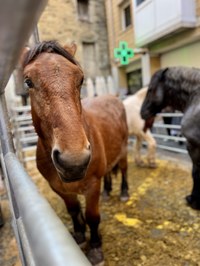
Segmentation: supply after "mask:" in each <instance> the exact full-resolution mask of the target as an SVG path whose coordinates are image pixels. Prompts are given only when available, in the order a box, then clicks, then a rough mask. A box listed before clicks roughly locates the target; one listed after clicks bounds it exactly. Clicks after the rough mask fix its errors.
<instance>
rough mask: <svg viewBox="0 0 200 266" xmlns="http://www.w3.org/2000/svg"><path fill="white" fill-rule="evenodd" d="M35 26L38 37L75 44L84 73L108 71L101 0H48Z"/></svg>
mask: <svg viewBox="0 0 200 266" xmlns="http://www.w3.org/2000/svg"><path fill="white" fill-rule="evenodd" d="M38 29H39V36H40V40H50V39H53V40H58V41H59V42H60V43H61V44H65V43H69V44H70V43H71V42H75V43H76V44H77V46H78V49H77V53H76V59H77V60H78V61H79V63H80V64H81V66H82V67H83V70H84V73H85V77H90V78H92V79H94V78H95V77H96V76H104V77H105V76H108V75H109V74H110V66H109V56H108V41H107V27H106V17H105V4H104V0H98V1H96V0H49V1H48V5H47V7H46V9H45V11H44V13H43V14H42V16H41V18H40V21H39V24H38Z"/></svg>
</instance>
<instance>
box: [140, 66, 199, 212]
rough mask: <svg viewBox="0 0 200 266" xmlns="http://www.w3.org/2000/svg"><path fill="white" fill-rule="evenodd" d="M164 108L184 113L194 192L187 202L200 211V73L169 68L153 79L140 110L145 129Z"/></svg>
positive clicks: (162, 70)
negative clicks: (145, 125) (144, 120)
mask: <svg viewBox="0 0 200 266" xmlns="http://www.w3.org/2000/svg"><path fill="white" fill-rule="evenodd" d="M167 106H170V107H172V108H173V109H175V110H179V111H182V112H183V113H184V115H183V119H182V122H181V125H182V134H183V135H184V136H185V138H186V141H187V142H186V144H187V149H188V153H189V155H190V157H191V159H192V163H193V169H192V177H193V188H192V192H191V194H190V195H188V196H187V197H186V201H187V203H188V204H189V205H190V206H191V207H192V208H195V209H200V69H196V68H189V67H170V68H166V69H161V70H159V71H157V72H156V73H155V74H154V75H153V76H152V78H151V82H150V84H149V88H148V92H147V95H146V98H145V100H144V103H143V105H142V108H141V116H142V118H143V119H146V122H147V124H148V127H150V126H151V125H152V123H151V122H153V120H152V118H154V117H155V115H156V114H157V113H159V112H161V110H162V109H163V108H165V107H167Z"/></svg>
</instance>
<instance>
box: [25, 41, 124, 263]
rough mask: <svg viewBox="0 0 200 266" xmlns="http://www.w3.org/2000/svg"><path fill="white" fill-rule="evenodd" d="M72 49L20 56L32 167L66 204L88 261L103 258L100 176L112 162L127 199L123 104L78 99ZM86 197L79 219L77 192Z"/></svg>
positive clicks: (51, 47)
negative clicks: (34, 139)
mask: <svg viewBox="0 0 200 266" xmlns="http://www.w3.org/2000/svg"><path fill="white" fill-rule="evenodd" d="M75 50H76V47H75V45H72V46H71V47H62V46H60V45H59V44H58V43H57V42H55V41H49V42H42V43H39V44H38V45H36V46H35V47H34V48H33V49H31V50H26V51H24V53H23V55H22V61H23V67H24V81H25V84H26V86H27V87H28V88H29V94H30V100H31V108H32V111H31V112H32V118H33V124H34V126H35V129H36V132H37V134H38V137H39V139H38V144H37V159H36V160H37V167H38V169H39V171H40V172H41V174H42V175H43V176H44V177H45V179H47V181H48V182H49V184H50V186H51V188H52V189H53V190H54V191H55V192H56V193H58V194H59V195H60V196H61V197H62V198H63V200H64V202H65V203H66V207H67V210H68V212H69V213H70V215H71V217H72V221H73V225H74V237H75V239H76V241H77V242H78V243H79V244H81V243H83V242H84V241H85V230H86V224H87V225H88V226H89V228H90V236H91V237H90V242H89V244H90V245H89V249H88V252H87V256H88V258H89V260H90V261H91V263H92V264H93V265H97V264H98V265H99V264H100V263H102V262H103V260H104V258H103V252H102V241H101V236H100V233H99V230H98V227H99V223H100V213H99V196H100V184H101V177H103V176H104V175H106V174H107V173H108V172H109V171H111V169H112V168H113V167H115V165H117V164H118V166H119V167H120V169H121V171H122V174H123V175H122V178H123V182H122V183H123V186H122V190H121V193H122V196H125V197H127V195H128V192H127V190H128V185H127V138H128V129H127V123H126V114H125V110H124V106H123V104H122V103H121V101H120V100H118V99H117V98H116V97H114V96H101V97H96V98H90V99H89V98H88V99H84V100H83V101H81V100H80V89H81V85H82V82H83V72H82V70H81V67H80V66H79V64H78V63H77V62H76V60H75V59H74V57H73V56H74V53H75ZM78 194H83V195H84V196H85V199H86V210H85V217H84V215H83V214H82V211H81V207H80V203H79V201H78V198H77V195H78Z"/></svg>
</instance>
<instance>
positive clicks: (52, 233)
mask: <svg viewBox="0 0 200 266" xmlns="http://www.w3.org/2000/svg"><path fill="white" fill-rule="evenodd" d="M45 3H46V1H45V0H44V1H40V0H36V1H28V0H19V1H17V2H16V1H14V0H8V1H3V2H1V4H0V20H1V23H0V40H1V42H0V58H1V64H0V77H1V79H0V136H1V169H2V174H3V177H4V181H5V185H6V189H7V194H8V197H9V202H10V209H11V213H12V225H13V229H14V232H15V237H16V240H17V243H18V249H19V253H20V258H21V262H22V265H38V266H39V265H42V266H45V265H46V266H51V265H52V266H55V265H58V266H59V265H66V262H67V264H68V265H73V266H75V265H77V266H84V265H90V263H89V262H88V260H87V259H86V257H85V256H84V255H83V253H82V252H81V250H80V249H79V247H78V246H77V244H76V243H75V241H74V240H73V239H72V237H71V235H70V234H69V233H68V231H67V229H66V228H65V227H64V225H63V224H62V222H61V221H60V220H59V218H58V217H57V216H56V214H55V213H54V211H53V210H52V208H51V207H50V205H49V204H48V202H47V201H46V200H45V199H44V198H43V197H42V196H41V195H40V194H39V192H38V190H37V188H36V186H35V185H34V184H33V182H32V181H31V179H30V177H29V176H28V174H27V173H26V171H25V170H24V168H23V167H22V165H21V164H20V162H19V161H18V159H17V157H16V154H15V150H14V145H13V139H12V133H11V128H10V121H9V116H8V112H7V107H6V101H5V96H4V88H5V86H6V84H7V82H8V79H9V77H10V75H11V73H12V71H13V70H14V67H15V65H16V62H17V60H18V57H19V54H20V51H21V49H22V48H23V46H24V45H25V42H26V40H27V39H28V37H29V35H30V33H31V30H33V27H34V25H35V24H36V22H37V20H38V17H39V15H40V13H41V11H42V9H43V8H44V6H45ZM47 254H48V255H47Z"/></svg>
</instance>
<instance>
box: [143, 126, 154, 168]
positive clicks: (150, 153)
mask: <svg viewBox="0 0 200 266" xmlns="http://www.w3.org/2000/svg"><path fill="white" fill-rule="evenodd" d="M142 137H143V139H144V140H145V141H146V142H147V145H148V148H147V151H148V152H147V161H148V166H149V167H150V168H156V167H157V164H156V141H155V139H154V137H153V136H152V134H151V132H150V130H147V131H146V133H144V132H143V133H142Z"/></svg>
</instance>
